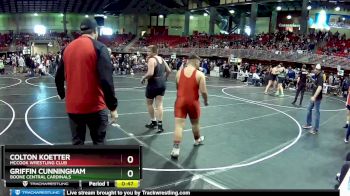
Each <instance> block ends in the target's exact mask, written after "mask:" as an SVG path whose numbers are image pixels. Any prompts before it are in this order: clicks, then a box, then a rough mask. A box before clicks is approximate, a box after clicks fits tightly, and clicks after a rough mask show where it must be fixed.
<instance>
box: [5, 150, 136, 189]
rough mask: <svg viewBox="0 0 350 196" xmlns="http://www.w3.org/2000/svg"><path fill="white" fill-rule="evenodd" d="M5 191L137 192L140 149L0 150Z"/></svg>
mask: <svg viewBox="0 0 350 196" xmlns="http://www.w3.org/2000/svg"><path fill="white" fill-rule="evenodd" d="M1 148H2V149H1V152H2V153H1V156H2V160H3V162H2V168H1V178H2V179H4V180H5V182H6V183H5V185H6V186H7V187H75V188H77V187H80V188H83V187H117V188H138V187H139V183H140V182H139V181H140V180H141V179H142V152H141V151H142V146H136V145H135V146H124V145H123V146H118V145H108V146H41V145H38V146H12V145H8V146H2V147H1Z"/></svg>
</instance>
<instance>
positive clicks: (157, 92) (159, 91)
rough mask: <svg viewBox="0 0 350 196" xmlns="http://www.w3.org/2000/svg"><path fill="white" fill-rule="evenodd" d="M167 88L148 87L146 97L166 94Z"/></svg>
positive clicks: (151, 97) (150, 97) (152, 97)
mask: <svg viewBox="0 0 350 196" xmlns="http://www.w3.org/2000/svg"><path fill="white" fill-rule="evenodd" d="M165 89H166V88H165V87H164V88H152V87H146V98H147V99H154V98H156V97H157V96H164V94H165Z"/></svg>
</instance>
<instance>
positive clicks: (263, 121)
mask: <svg viewBox="0 0 350 196" xmlns="http://www.w3.org/2000/svg"><path fill="white" fill-rule="evenodd" d="M174 75H175V74H173V76H172V77H171V79H170V81H169V82H168V84H167V85H168V88H167V92H166V95H165V97H164V99H165V101H164V107H165V113H164V120H163V121H164V128H165V130H166V131H165V132H163V133H161V134H156V133H155V131H153V130H148V129H146V128H145V127H144V125H145V123H148V121H149V117H148V113H147V110H146V105H145V98H144V87H143V86H142V85H141V84H140V83H139V77H140V76H139V75H135V76H115V77H114V83H115V87H116V95H117V97H118V99H119V107H118V111H119V122H118V123H119V124H120V125H121V127H120V128H118V127H112V126H110V127H108V134H107V144H110V145H112V144H118V145H122V144H137V145H139V144H140V145H143V146H144V148H143V150H144V152H143V166H144V168H143V180H142V182H141V187H142V188H152V189H333V187H334V184H335V180H334V177H335V174H336V173H337V172H338V170H339V169H340V167H341V165H342V164H343V160H344V156H345V155H346V153H347V152H348V151H349V145H350V144H345V143H344V141H343V138H344V134H345V129H343V128H342V126H343V124H344V122H345V115H346V110H345V109H344V108H345V107H344V106H345V104H344V100H342V99H341V98H338V97H334V96H326V97H325V98H324V99H323V100H322V105H321V108H322V111H321V128H320V133H319V134H318V135H311V134H309V133H308V132H306V131H304V130H302V128H301V125H303V124H304V123H305V118H306V107H307V103H308V100H309V99H310V94H309V93H306V95H305V98H304V103H303V104H304V105H303V107H294V106H293V105H291V102H292V99H293V96H294V93H295V92H294V91H292V90H289V91H287V92H286V96H285V97H283V98H279V97H275V96H272V95H265V94H264V93H263V88H261V87H252V86H246V85H245V84H244V83H241V82H239V81H235V80H230V79H222V78H211V79H210V80H209V81H208V82H207V84H208V90H209V95H210V96H209V106H207V107H204V106H202V117H201V131H202V135H205V136H206V140H205V144H204V145H202V146H200V147H194V146H193V137H192V133H191V129H190V124H189V121H187V124H186V130H185V133H184V140H183V143H182V144H181V154H180V157H179V159H178V160H177V161H176V160H171V159H170V151H171V149H172V138H173V128H174V116H173V105H174V101H175V96H176V88H175V83H174ZM56 95H57V94H56V89H55V84H54V78H53V77H52V76H43V77H34V78H27V77H24V76H23V75H6V76H0V144H2V145H4V144H21V145H37V144H50V145H51V144H53V145H59V144H70V130H69V126H68V119H67V115H66V113H65V107H64V102H63V101H61V100H59V99H58V98H57V97H56ZM88 141H90V139H89V137H88ZM87 143H88V144H91V142H87Z"/></svg>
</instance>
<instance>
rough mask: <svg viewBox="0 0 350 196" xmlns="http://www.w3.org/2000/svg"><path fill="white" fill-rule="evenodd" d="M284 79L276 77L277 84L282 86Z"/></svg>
mask: <svg viewBox="0 0 350 196" xmlns="http://www.w3.org/2000/svg"><path fill="white" fill-rule="evenodd" d="M284 79H285V78H282V77H278V80H277V82H278V84H282V83H283V82H284Z"/></svg>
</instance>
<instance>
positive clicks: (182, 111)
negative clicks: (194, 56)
mask: <svg viewBox="0 0 350 196" xmlns="http://www.w3.org/2000/svg"><path fill="white" fill-rule="evenodd" d="M196 73H197V70H194V71H193V72H192V75H191V77H189V78H187V77H186V76H185V68H184V69H182V70H181V73H180V77H179V81H178V84H177V98H176V101H175V111H174V113H175V118H186V117H187V114H188V116H189V117H190V119H198V118H199V116H200V104H199V84H198V82H197V79H196Z"/></svg>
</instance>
